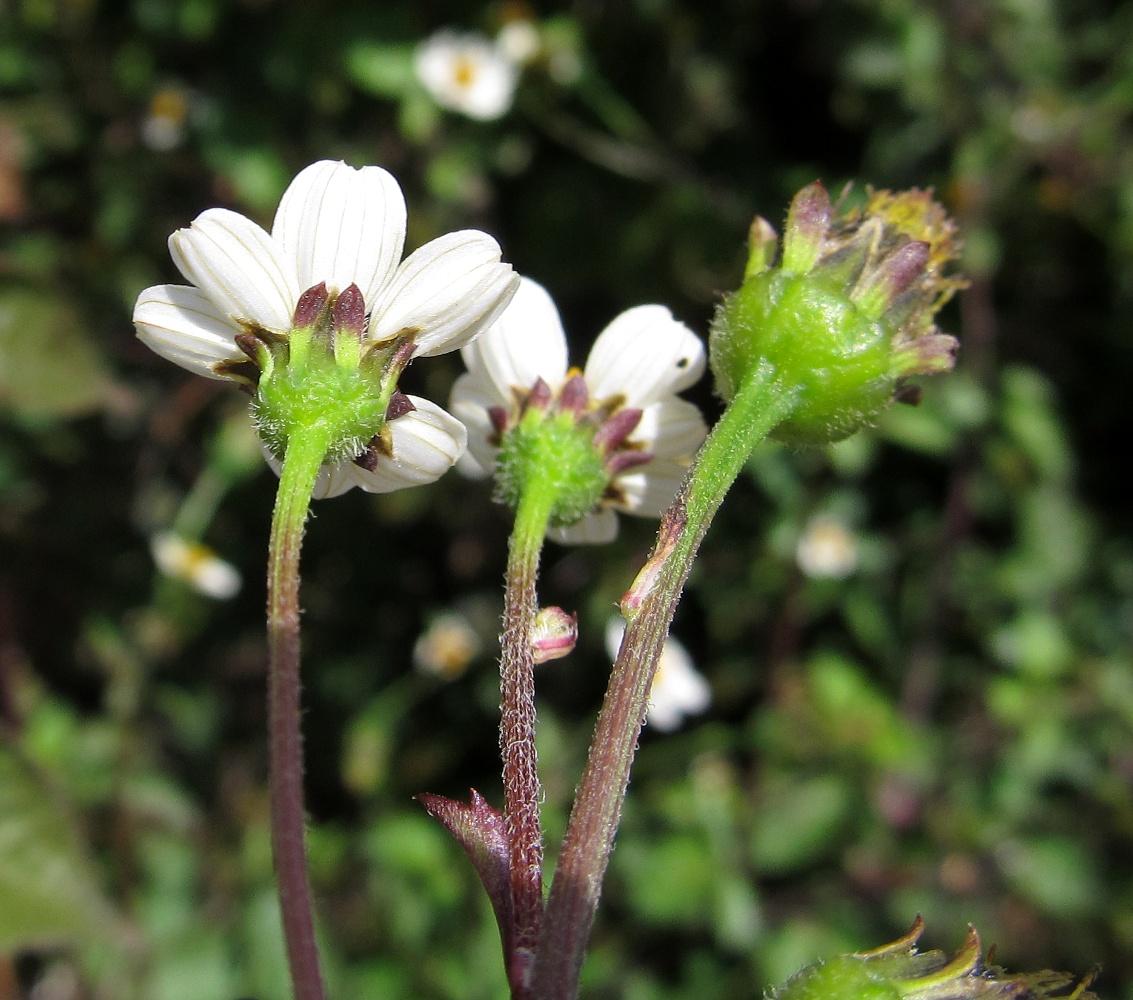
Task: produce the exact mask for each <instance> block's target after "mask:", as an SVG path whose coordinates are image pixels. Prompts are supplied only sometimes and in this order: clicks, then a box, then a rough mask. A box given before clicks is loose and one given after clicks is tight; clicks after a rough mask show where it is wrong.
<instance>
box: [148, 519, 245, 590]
mask: <svg viewBox="0 0 1133 1000" xmlns="http://www.w3.org/2000/svg"><path fill="white" fill-rule="evenodd" d="M150 553H151V554H152V556H153V561H154V563H155V564H156V566H157V568H158V569H159V570H161V572H162V573H164V574H165V575H166V576H168V577H171V578H172V579H174V580H181V581H182V582H183V583H187V584H189V586H191V587H192V588H193V589H194V590H196V591H197V592H198V593H201V594H204V595H205V596H206V597H212V598H215V599H216V600H218V601H225V600H228V599H229V598H230V597H235V596H236V595H237V594H238V593H239V592H240V585H241V582H242V581H241V579H240V571H239V570H238V569H237V568H236V567H235V566H233V565H232V564H231V563H229V562H226V561H225V560H223V559H221V558H220V556H218V555H217V554H216V553H215V552H213V550H212V549H210V548H209V547H208V546H207V545H203V544H202V543H200V542H190V541H186V540H185V539H184V538H182V537H181V536H180V535H177V534H175V533H173V532H172V531H163V532H160V533H158V534H156V535H154V536H153V538H151V539H150Z"/></svg>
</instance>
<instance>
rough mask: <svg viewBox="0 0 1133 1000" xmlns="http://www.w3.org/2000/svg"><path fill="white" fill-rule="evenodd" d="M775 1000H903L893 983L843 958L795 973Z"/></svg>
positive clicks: (857, 960)
mask: <svg viewBox="0 0 1133 1000" xmlns="http://www.w3.org/2000/svg"><path fill="white" fill-rule="evenodd" d="M773 1000H902V994H901V991H900V990H899V989H898V988H897V987H896V986H895V985H894V984H893V983H891V982H887V981H886V980H885V979H883V978H881V977H879V976H877V975H874V974H872V972H871V970H870V968H869V963H867V962H866V961H864V960H863V959H861V958H859V957H857V956H856V955H839V956H838V957H837V958H832V959H830V960H828V961H826V962H819V963H818V964H816V965H810V966H807V968H805V969H803V970H802V971H800V972H797V973H795V975H793V976H792V977H791V978H790V979H788V980H787V982H786V983H784V984H783V985H782V986H781V987H780V988H779V989H777V990H776V991H775V992H774V994H773Z"/></svg>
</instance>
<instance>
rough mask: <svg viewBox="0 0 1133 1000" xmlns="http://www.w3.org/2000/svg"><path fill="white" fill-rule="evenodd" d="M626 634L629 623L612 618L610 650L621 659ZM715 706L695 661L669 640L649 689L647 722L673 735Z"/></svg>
mask: <svg viewBox="0 0 1133 1000" xmlns="http://www.w3.org/2000/svg"><path fill="white" fill-rule="evenodd" d="M624 634H625V622H623V621H622V620H621V619H620V618H611V619H610V621H609V622H608V623H607V625H606V650H607V652H608V653H609V654H610V657H611V658H614V657H616V656H617V655H618V648H619V647H620V646H621V644H622V636H623V635H624ZM711 704H712V688H711V687H709V685H708V681H706V680H705V679H704V675H703V674H701V673H700V672H699V671H698V670H697V669H696V667H694V666H693V665H692V657H691V656H690V655H689V652H688V650H687V649H685V648H684V646H682V645H681V644H680V642H678V641H677V640H676V639H674V638H673V637H672V636H669V638H667V639H666V640H665V645H664V647H663V648H662V650H661V658H660V659H659V660H658V661H657V672H656V673H655V674H654V675H653V684H652V686H651V687H650V688H649V711H648V712H647V713H646V716H645V721H646V723H647V724H648V725H650V726H652V727H653V728H654V729H659V730H660V731H661V732H663V733H671V732H673V731H674V730H676V729H679V728H680V727H681V724H682V723H683V722H684V721H685V719H686V718H687V717H688V716H690V715H701V714H702V713H704V712H706V711H708V707H709V705H711Z"/></svg>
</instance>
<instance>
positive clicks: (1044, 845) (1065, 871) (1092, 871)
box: [996, 836, 1107, 918]
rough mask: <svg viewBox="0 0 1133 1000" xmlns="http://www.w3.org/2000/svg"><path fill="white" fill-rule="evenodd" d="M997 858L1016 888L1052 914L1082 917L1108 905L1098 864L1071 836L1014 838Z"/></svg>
mask: <svg viewBox="0 0 1133 1000" xmlns="http://www.w3.org/2000/svg"><path fill="white" fill-rule="evenodd" d="M996 859H997V860H998V862H999V865H1000V868H1001V869H1002V870H1003V873H1004V875H1005V876H1006V878H1007V880H1008V882H1010V883H1011V885H1012V886H1013V887H1014V888H1015V890H1016V891H1017V892H1019V893H1020V894H1021V895H1022V896H1024V897H1025V898H1027V899H1030V900H1031V901H1032V902H1033V903H1034V904H1035V905H1036V906H1038V907H1039V908H1040V909H1042V910H1045V911H1046V912H1048V913H1051V914H1055V915H1057V916H1060V917H1064V918H1072V917H1081V916H1084V915H1085V914H1088V913H1096V912H1098V911H1099V910H1102V909H1104V907H1105V906H1106V903H1107V899H1106V896H1107V893H1106V892H1105V889H1104V886H1103V883H1102V880H1101V878H1100V877H1099V874H1098V870H1097V866H1096V864H1095V863H1094V861H1093V859H1092V858H1091V857H1090V855H1089V854H1088V853H1087V851H1086V849H1085V848H1084V847H1083V845H1082V844H1080V843H1078V842H1077V841H1074V840H1071V839H1070V838H1069V837H1062V836H1047V837H1035V838H1033V839H1028V840H1022V839H1020V840H1012V841H1009V842H1008V843H1005V844H1002V845H1001V846H1000V847H999V849H998V850H997V851H996Z"/></svg>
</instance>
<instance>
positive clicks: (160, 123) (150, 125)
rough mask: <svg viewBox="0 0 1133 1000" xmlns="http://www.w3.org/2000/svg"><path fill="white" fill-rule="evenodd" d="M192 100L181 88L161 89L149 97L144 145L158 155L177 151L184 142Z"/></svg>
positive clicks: (144, 129) (144, 125)
mask: <svg viewBox="0 0 1133 1000" xmlns="http://www.w3.org/2000/svg"><path fill="white" fill-rule="evenodd" d="M189 111H190V97H189V94H188V92H187V91H185V90H184V89H182V88H181V87H175V86H170V87H162V88H160V89H159V90H155V91H154V92H153V95H152V96H151V97H150V102H149V108H147V109H146V116H145V118H143V119H142V129H141V132H142V142H143V143H144V144H145V145H146V146H147V147H149V148H150V149H152V150H154V151H155V152H159V153H166V152H169V150H171V149H176V148H177V147H178V146H180V145H181V143H183V142H184V141H185V135H186V127H187V125H188V123H189Z"/></svg>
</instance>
